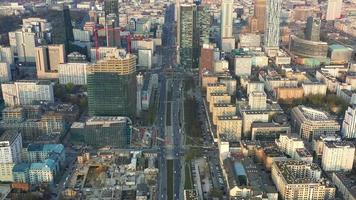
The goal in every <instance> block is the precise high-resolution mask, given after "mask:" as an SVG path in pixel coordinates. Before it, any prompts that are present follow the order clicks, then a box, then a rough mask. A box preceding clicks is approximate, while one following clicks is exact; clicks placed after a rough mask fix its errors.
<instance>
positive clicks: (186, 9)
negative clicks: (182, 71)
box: [179, 4, 199, 68]
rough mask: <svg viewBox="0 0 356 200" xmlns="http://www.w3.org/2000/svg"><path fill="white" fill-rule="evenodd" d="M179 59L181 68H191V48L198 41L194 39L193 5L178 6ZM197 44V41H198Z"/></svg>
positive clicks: (192, 60) (192, 57) (194, 11)
mask: <svg viewBox="0 0 356 200" xmlns="http://www.w3.org/2000/svg"><path fill="white" fill-rule="evenodd" d="M179 11H180V13H179V23H180V25H179V28H180V30H179V33H180V35H179V40H180V41H179V45H180V47H179V57H180V58H179V59H180V64H181V65H182V67H183V68H193V66H194V56H193V49H194V47H195V44H196V43H197V42H198V41H196V40H194V39H198V38H195V36H196V35H197V34H196V27H195V13H196V6H195V5H190V4H189V5H181V6H180V8H179ZM198 44H199V43H198Z"/></svg>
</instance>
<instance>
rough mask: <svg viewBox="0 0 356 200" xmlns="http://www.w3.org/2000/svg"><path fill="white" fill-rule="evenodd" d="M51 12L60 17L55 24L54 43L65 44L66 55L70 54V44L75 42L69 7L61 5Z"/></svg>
mask: <svg viewBox="0 0 356 200" xmlns="http://www.w3.org/2000/svg"><path fill="white" fill-rule="evenodd" d="M51 12H52V13H53V14H54V15H56V16H58V17H57V20H56V22H55V23H54V24H52V30H53V43H54V44H64V46H65V51H66V53H70V50H69V49H70V42H71V41H74V35H73V26H72V19H71V17H70V11H69V8H68V6H66V5H60V6H57V7H54V8H53V10H51Z"/></svg>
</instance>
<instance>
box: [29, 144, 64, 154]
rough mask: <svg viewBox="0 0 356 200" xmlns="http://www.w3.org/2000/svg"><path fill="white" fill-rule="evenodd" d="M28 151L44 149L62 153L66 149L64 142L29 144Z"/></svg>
mask: <svg viewBox="0 0 356 200" xmlns="http://www.w3.org/2000/svg"><path fill="white" fill-rule="evenodd" d="M27 151H43V152H54V153H59V154H60V153H62V152H63V151H64V146H63V144H29V145H28V147H27Z"/></svg>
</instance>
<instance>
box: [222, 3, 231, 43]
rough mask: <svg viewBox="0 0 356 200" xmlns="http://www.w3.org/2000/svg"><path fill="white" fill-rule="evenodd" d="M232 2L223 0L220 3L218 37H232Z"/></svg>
mask: <svg viewBox="0 0 356 200" xmlns="http://www.w3.org/2000/svg"><path fill="white" fill-rule="evenodd" d="M233 3H234V1H233V0H223V1H222V3H221V26H220V37H221V38H230V37H232V18H233V15H232V13H233Z"/></svg>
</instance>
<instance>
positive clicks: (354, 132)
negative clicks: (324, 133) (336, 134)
mask: <svg viewBox="0 0 356 200" xmlns="http://www.w3.org/2000/svg"><path fill="white" fill-rule="evenodd" d="M341 133H342V136H343V137H344V138H356V105H352V106H349V107H348V108H347V110H346V111H345V117H344V121H343V122H342V129H341Z"/></svg>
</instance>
